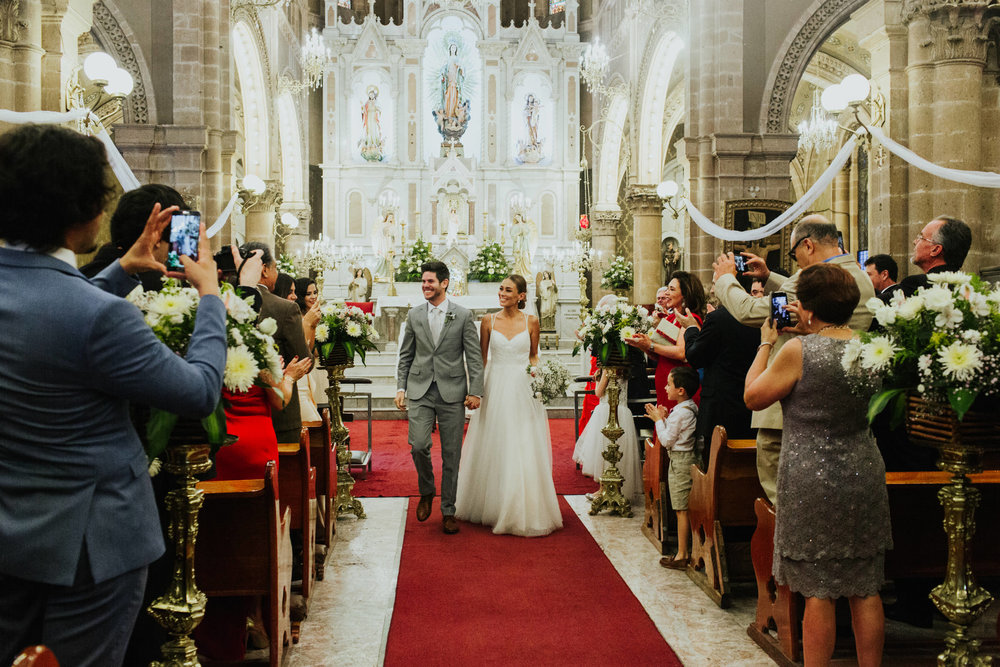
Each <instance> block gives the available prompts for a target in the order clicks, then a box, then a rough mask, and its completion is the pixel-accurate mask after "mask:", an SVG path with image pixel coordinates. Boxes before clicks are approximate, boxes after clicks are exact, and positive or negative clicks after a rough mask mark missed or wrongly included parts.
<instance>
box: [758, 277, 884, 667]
mask: <svg viewBox="0 0 1000 667" xmlns="http://www.w3.org/2000/svg"><path fill="white" fill-rule="evenodd" d="M798 297H799V301H798V303H797V304H795V305H793V306H790V309H791V310H793V312H796V313H797V314H798V319H799V321H798V324H797V325H796V327H795V329H794V331H795V332H798V333H804V334H809V335H804V336H800V337H797V338H793V339H792V340H790V341H788V342H787V343H786V344H785V345H784V346H783V347H782V348H781V350H780V351H779V352H778V354H777V355H775V358H774V361H773V362H772V363H771V365H770V366H768V365H767V358H768V353H769V351H770V349H771V347H772V344H773V343H774V341H775V340H776V339H777V336H778V333H777V332H776V331H775V330H774V329H773V328H772V326H771V323H770V322H765V323H764V326H763V327H762V328H761V341H762V342H761V346H760V348H758V350H757V357H756V358H755V359H754V363H753V365H752V366H751V367H750V371H749V372H748V373H747V378H746V388H745V393H744V399H745V400H746V404H747V407H749V408H750V409H751V410H761V409H763V408H765V407H767V406H768V405H771V404H772V403H774V402H775V401H781V408H782V412H783V415H784V430H783V433H782V438H781V457H780V459H779V462H778V502H777V504H776V505H775V512H776V517H777V521H776V524H775V533H774V556H775V558H774V577H775V580H776V581H777V582H778V583H779V584H785V585H787V586H788V587H789V588H790V589H791V590H793V591H796V592H799V593H801V594H802V595H803V596H804V597H805V598H806V607H805V616H804V618H803V621H802V647H803V654H804V655H803V657H804V659H805V664H806V665H814V664H815V665H820V664H827V663H828V662H829V660H830V657H831V656H832V654H833V647H834V641H835V636H836V624H835V602H836V599H837V598H839V597H847V598H849V601H850V606H851V618H852V621H853V626H854V636H855V641H856V644H857V654H858V664H859V665H862V666H864V665H878V664H879V663H880V662H881V658H882V644H883V641H884V635H885V618H884V616H883V612H882V600H881V598H880V597H879V589H880V588H881V587H882V583H883V582H884V579H885V574H884V566H883V564H884V557H885V552H886V550H887V549H891V548H892V537H891V533H890V530H889V501H888V496H887V494H886V487H885V466H884V464H883V463H882V457H881V456H880V454H879V452H878V449H877V448H876V446H875V440H874V438H873V437H872V435H871V431H870V430H869V428H868V421H867V419H866V414H867V407H868V397H867V396H860V395H858V394H857V393H855V392H854V391H852V388H851V387H850V386H849V385H848V381H847V378H846V377H845V374H844V370H843V368H842V367H841V364H840V359H841V356H842V354H843V351H844V346H845V345H846V343H847V341H848V340H850V339H851V337H852V336H853V333H852V332H851V330H850V329H849V328H848V327H847V324H846V323H847V321H848V320H849V319H850V317H851V313H852V312H853V311H854V308H855V307H856V306H857V303H858V299H859V298H860V293H859V291H858V287H857V283H855V281H854V279H853V278H852V277H851V276H850V274H848V273H847V272H846V271H844V270H843V269H842V268H840V267H838V266H836V265H833V264H816V265H813V266H810V267H808V268H806V269H804V270H803V271H802V273H801V274H800V276H799V280H798ZM765 350H766V352H765Z"/></svg>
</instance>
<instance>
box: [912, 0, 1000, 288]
mask: <svg viewBox="0 0 1000 667" xmlns="http://www.w3.org/2000/svg"><path fill="white" fill-rule="evenodd" d="M987 9H988V7H987V4H986V3H978V2H977V3H971V2H965V3H947V4H945V3H942V2H940V1H939V0H911V1H910V2H908V3H906V4H905V5H904V11H903V20H904V22H905V23H906V25H907V29H908V37H909V51H908V57H909V68H910V73H911V76H910V84H911V90H910V95H909V102H910V104H909V113H910V136H909V139H910V148H911V149H913V150H914V151H916V152H917V153H919V154H921V155H923V156H924V157H926V158H927V159H929V160H930V161H931V162H934V163H935V164H939V165H941V166H944V167H952V168H955V169H971V170H979V169H980V162H981V143H980V132H981V129H982V128H981V120H980V110H981V107H982V104H983V101H982V86H983V68H984V67H985V65H986V53H987V47H988V44H989V29H990V28H991V27H992V25H993V19H992V18H991V17H987ZM914 87H916V88H915V89H914ZM916 171H917V170H916V169H915V168H911V169H910V184H909V189H910V193H911V195H910V196H911V209H910V216H909V217H910V224H911V230H910V231H911V232H912V233H911V235H910V236H911V238H912V236H914V235H915V234H916V232H917V231H919V227H920V226H922V225H923V224H925V223H926V222H927V221H929V220H930V219H931V218H933V216H935V215H953V216H956V217H959V218H961V219H963V220H965V221H966V223H968V225H969V227H970V228H971V229H972V239H973V241H972V250H971V251H970V252H969V257H968V259H967V260H966V262H965V266H964V268H965V270H967V271H977V270H978V269H979V267H980V256H981V255H982V254H983V251H984V250H985V249H984V248H983V247H982V243H981V241H982V238H983V237H982V233H981V230H982V224H981V216H982V210H983V207H982V202H983V195H982V193H981V192H980V191H979V190H978V189H977V188H974V187H972V186H967V185H962V184H959V183H954V182H952V181H945V180H943V179H939V178H935V177H932V176H930V175H928V174H923V173H921V174H917V173H915V172H916ZM920 193H922V194H920ZM914 203H916V204H917V205H916V206H914V205H913V204H914Z"/></svg>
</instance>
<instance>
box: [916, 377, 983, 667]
mask: <svg viewBox="0 0 1000 667" xmlns="http://www.w3.org/2000/svg"><path fill="white" fill-rule="evenodd" d="M995 421H996V420H995V418H992V417H989V416H987V415H985V414H982V413H979V414H977V413H974V412H972V411H970V412H967V413H966V414H965V419H964V420H963V421H961V422H959V421H958V418H957V416H956V415H955V413H954V411H952V410H951V408H950V407H943V406H935V405H934V404H930V403H927V402H926V401H924V400H923V399H920V398H918V397H910V399H909V412H908V413H907V424H906V426H907V430H908V431H909V433H910V438H911V440H912V441H914V442H919V443H922V444H928V445H933V446H935V447H937V448H938V450H939V452H940V456H941V460H940V461H938V467H939V468H941V469H942V470H945V471H947V472H950V473H951V474H952V478H951V482H950V483H949V484H948V485H947V486H945V487H942V488H941V490H940V491H938V500H939V501H940V502H941V506H942V507H944V531H945V534H946V535H947V536H948V564H947V567H946V570H945V580H944V583H942V584H939V585H938V586H936V587H935V588H934V590H932V591H931V594H930V598H931V602H933V603H934V606H936V607H937V608H938V610H939V611H940V612H941V613H942V614H944V616H945V618H947V619H948V622H949V623H950V624H951V628H952V629H951V630H949V631H948V632H947V634H945V639H944V643H945V649H944V651H942V652H941V653H940V654H938V665H940V666H941V667H960V666H961V667H969V666H979V665H992V664H993V659H992V658H991V657H989V656H981V655H979V644H980V642H979V640H977V639H973V638H972V637H970V636H969V626H971V625H972V624H973V623H974V622H975V621H976V619H977V618H979V617H980V616H981V615H982V613H983V612H985V611H986V609H987V608H988V607H989V606H990V604H991V603H992V602H993V596H992V595H991V594H990V593H989V591H987V590H986V589H984V588H983V587H981V586H979V584H977V583H976V578H975V575H973V573H972V558H971V556H972V536H973V534H975V532H976V518H975V514H976V508H977V507H979V497H980V493H979V490H978V489H976V488H974V487H973V486H972V485H971V483H970V482H969V478H968V477H967V475H970V474H972V473H977V472H981V471H982V469H983V466H982V455H983V445H986V446H995V445H994V444H993V437H994V433H995V432H996V424H995Z"/></svg>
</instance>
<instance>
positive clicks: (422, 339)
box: [396, 300, 483, 403]
mask: <svg viewBox="0 0 1000 667" xmlns="http://www.w3.org/2000/svg"><path fill="white" fill-rule="evenodd" d="M429 309H430V306H429V305H427V304H424V305H420V306H417V307H416V308H412V309H410V313H409V315H408V316H407V317H406V331H405V332H404V333H403V340H402V341H401V342H400V344H399V366H398V367H397V369H396V387H397V388H398V389H399V390H400V391H405V392H406V396H407V398H410V399H418V398H421V397H422V396H423V395H424V394H426V393H427V389H428V388H430V386H431V383H433V382H436V383H437V388H438V392H439V393H440V394H441V398H442V399H443V400H444V401H445V402H446V403H457V402H460V401H463V400H465V397H466V396H469V395H471V396H482V395H483V352H482V348H480V347H479V334H478V333H477V332H476V322H475V320H474V319H473V317H472V312H471V311H470V310H469V309H468V308H463V307H462V306H459V305H458V304H456V303H455V302H454V301H451V300H449V301H448V312H447V313H446V314H445V320H444V326H442V327H441V337H440V338H439V339H438V344H437V345H434V342H433V340H434V339H433V336H431V327H430V323H429V322H428V319H427V312H428V310H429ZM466 368H468V378H466Z"/></svg>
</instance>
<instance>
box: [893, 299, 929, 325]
mask: <svg viewBox="0 0 1000 667" xmlns="http://www.w3.org/2000/svg"><path fill="white" fill-rule="evenodd" d="M923 309H924V298H923V297H922V296H920V295H919V294H916V295H914V296H911V297H910V298H909V299H906V300H904V301H903V303H901V304H900V305H899V306H898V307H897V308H896V315H897V316H898V317H900V318H902V319H904V320H912V319H914V318H915V317H917V315H919V314H920V311H921V310H923Z"/></svg>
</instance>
